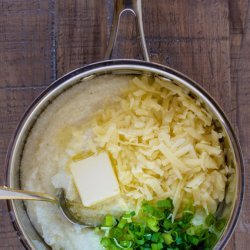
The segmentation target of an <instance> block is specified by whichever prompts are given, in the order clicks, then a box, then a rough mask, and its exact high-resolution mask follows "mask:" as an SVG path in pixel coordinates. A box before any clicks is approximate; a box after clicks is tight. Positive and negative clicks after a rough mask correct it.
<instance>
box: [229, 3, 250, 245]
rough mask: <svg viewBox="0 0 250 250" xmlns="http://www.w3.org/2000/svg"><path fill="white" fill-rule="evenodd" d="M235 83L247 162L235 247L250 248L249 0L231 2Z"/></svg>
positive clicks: (240, 132)
mask: <svg viewBox="0 0 250 250" xmlns="http://www.w3.org/2000/svg"><path fill="white" fill-rule="evenodd" d="M229 10H230V42H231V58H230V59H231V60H230V61H231V81H232V83H233V84H234V85H235V86H236V90H235V92H236V98H237V103H236V114H237V123H236V127H237V132H238V136H239V139H240V142H241V146H242V151H243V155H244V163H245V170H246V171H245V181H246V189H245V201H244V204H243V209H242V212H241V216H240V219H239V222H238V225H237V227H236V231H235V234H234V238H233V239H232V241H233V246H234V247H233V248H231V249H249V245H250V170H249V169H250V151H249V148H250V128H249V124H250V115H249V105H250V85H249V83H250V61H249V58H250V5H249V1H247V0H245V1H244V0H240V1H229Z"/></svg>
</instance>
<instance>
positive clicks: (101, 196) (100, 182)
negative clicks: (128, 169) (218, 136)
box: [70, 152, 120, 207]
mask: <svg viewBox="0 0 250 250" xmlns="http://www.w3.org/2000/svg"><path fill="white" fill-rule="evenodd" d="M70 169H71V173H72V175H73V178H74V181H75V184H76V187H77V189H78V192H79V194H80V197H81V200H82V203H83V205H84V206H85V207H90V206H92V205H96V204H97V203H99V202H102V201H104V200H106V199H108V198H111V197H113V196H115V195H118V194H119V193H120V187H119V183H118V181H117V178H116V176H115V173H114V170H113V167H112V164H111V161H110V158H109V155H108V154H107V153H105V152H102V153H100V154H98V155H93V156H90V157H88V158H85V159H83V160H79V161H74V162H72V164H71V166H70Z"/></svg>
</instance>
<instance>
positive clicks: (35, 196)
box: [0, 186, 58, 203]
mask: <svg viewBox="0 0 250 250" xmlns="http://www.w3.org/2000/svg"><path fill="white" fill-rule="evenodd" d="M0 200H36V201H48V202H53V203H58V201H57V199H56V197H54V196H51V195H48V194H43V193H38V192H31V191H24V190H16V189H12V188H9V187H1V186H0Z"/></svg>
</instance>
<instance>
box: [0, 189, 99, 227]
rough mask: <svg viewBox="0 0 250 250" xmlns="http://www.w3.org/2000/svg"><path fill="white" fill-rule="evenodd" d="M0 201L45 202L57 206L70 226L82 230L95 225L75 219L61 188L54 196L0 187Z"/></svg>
mask: <svg viewBox="0 0 250 250" xmlns="http://www.w3.org/2000/svg"><path fill="white" fill-rule="evenodd" d="M0 200H33V201H47V202H51V203H54V204H57V205H58V208H59V210H60V211H61V213H62V214H63V216H64V217H65V218H66V219H67V220H68V221H69V222H71V223H72V224H77V225H81V226H82V227H84V228H94V227H96V225H92V224H87V223H84V222H82V221H80V220H79V219H78V218H76V217H75V216H74V215H73V214H72V213H71V212H70V210H69V208H68V206H67V201H66V198H65V192H64V190H63V189H62V188H60V189H58V193H57V195H56V196H52V195H49V194H44V193H39V192H31V191H25V190H16V189H12V188H9V187H5V186H4V187H0Z"/></svg>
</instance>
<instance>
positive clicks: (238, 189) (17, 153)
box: [6, 60, 243, 249]
mask: <svg viewBox="0 0 250 250" xmlns="http://www.w3.org/2000/svg"><path fill="white" fill-rule="evenodd" d="M110 74H112V75H130V76H134V75H147V76H154V77H159V78H162V79H168V80H171V81H172V82H173V84H176V85H178V86H180V87H182V88H184V89H186V90H187V91H188V92H189V94H190V95H191V96H192V97H194V98H197V99H199V100H200V101H201V103H202V105H203V106H204V107H205V108H206V109H207V110H209V111H210V112H211V113H212V115H213V121H214V123H215V124H216V126H217V128H218V129H219V130H222V131H224V133H225V140H224V142H223V143H224V147H225V149H226V152H227V153H226V156H225V157H226V161H227V164H230V165H231V166H233V167H234V168H235V175H234V183H235V188H234V192H233V193H232V192H231V191H230V192H231V193H230V194H229V191H228V190H229V188H227V191H226V196H229V195H230V197H228V198H227V199H228V201H227V204H225V203H224V202H222V203H221V204H220V205H219V208H218V211H217V212H218V213H220V214H221V215H222V216H224V217H226V218H228V223H227V226H226V228H225V230H224V233H223V235H222V236H221V239H220V241H219V242H218V244H217V246H216V249H219V248H221V247H223V246H224V245H225V244H226V242H227V241H228V239H229V237H230V235H231V234H232V231H233V229H234V227H235V224H236V221H237V218H238V215H239V210H240V207H241V203H242V196H243V165H242V157H241V152H240V148H239V145H238V142H237V139H236V137H235V135H234V132H233V130H232V128H231V126H230V124H229V122H228V120H227V119H226V117H225V115H224V114H223V112H222V111H221V109H220V108H219V106H218V105H217V104H216V103H215V102H214V100H213V99H212V98H211V97H210V96H209V95H208V94H207V93H206V91H204V90H203V89H202V88H201V87H200V86H198V85H197V84H196V83H195V82H194V81H192V80H191V79H189V78H188V77H186V76H184V75H182V74H181V73H179V72H177V71H174V70H173V69H170V68H167V67H164V66H161V65H157V64H153V63H147V62H142V61H135V60H134V61H132V60H116V61H106V62H101V63H96V64H92V65H89V66H86V67H83V68H80V69H77V70H75V71H73V72H71V73H69V74H67V75H65V76H63V77H62V78H60V79H58V80H57V81H56V82H54V83H53V84H52V85H50V86H49V87H48V88H47V89H46V90H45V91H44V92H43V93H42V94H41V95H40V96H39V97H38V98H37V99H36V100H35V101H34V103H33V104H32V105H31V106H30V108H29V109H28V110H27V112H26V113H25V115H24V117H23V119H22V120H21V122H20V124H19V126H18V128H17V131H16V133H15V135H14V138H13V142H12V144H11V146H10V148H9V152H8V155H7V161H6V167H7V170H8V176H7V185H8V186H10V187H12V188H17V189H21V188H22V185H21V181H20V161H21V159H22V153H23V150H24V147H25V143H26V141H27V138H28V136H29V134H30V131H31V130H32V128H33V126H34V124H36V122H37V121H39V116H40V115H41V114H42V113H43V112H44V111H45V110H46V108H47V107H48V106H49V105H50V104H51V103H52V102H53V101H54V100H55V99H56V98H57V97H59V96H60V95H61V94H62V93H64V92H65V91H67V90H68V89H70V88H72V87H73V86H75V85H77V84H78V83H79V82H86V83H87V82H88V81H89V80H90V79H93V78H99V77H103V76H104V75H110ZM107 84H108V83H107ZM9 208H10V214H11V217H12V221H13V224H14V226H15V228H16V230H17V232H18V235H19V237H20V239H21V240H22V242H23V243H24V245H25V246H26V247H27V248H31V249H43V248H44V249H50V248H49V247H48V246H47V245H46V243H45V242H44V240H43V239H42V237H41V236H40V235H39V233H38V232H37V231H36V229H35V228H34V227H33V225H32V223H31V221H30V219H29V216H28V215H27V212H26V208H25V205H24V203H23V202H20V201H13V202H10V203H9ZM42 247H43V248H42Z"/></svg>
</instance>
